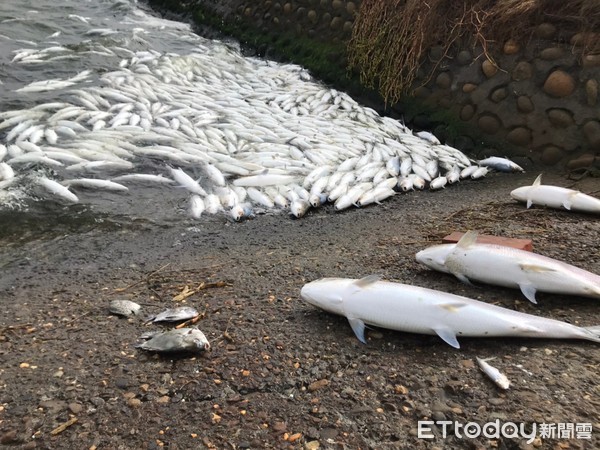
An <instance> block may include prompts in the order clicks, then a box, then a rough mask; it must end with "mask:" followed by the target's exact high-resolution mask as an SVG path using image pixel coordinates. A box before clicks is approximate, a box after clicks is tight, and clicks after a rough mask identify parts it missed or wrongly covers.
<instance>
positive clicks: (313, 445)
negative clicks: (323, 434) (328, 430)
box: [304, 441, 321, 450]
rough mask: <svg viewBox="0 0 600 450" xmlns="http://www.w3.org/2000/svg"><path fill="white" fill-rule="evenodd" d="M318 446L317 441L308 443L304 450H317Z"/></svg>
mask: <svg viewBox="0 0 600 450" xmlns="http://www.w3.org/2000/svg"><path fill="white" fill-rule="evenodd" d="M320 446H321V444H320V443H319V441H310V442H307V443H306V444H304V450H317V449H318V448H319V447H320Z"/></svg>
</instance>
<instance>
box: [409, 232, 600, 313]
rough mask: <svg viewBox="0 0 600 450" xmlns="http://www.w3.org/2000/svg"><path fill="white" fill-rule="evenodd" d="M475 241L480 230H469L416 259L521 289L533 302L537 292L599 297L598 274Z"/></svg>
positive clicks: (466, 278)
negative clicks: (450, 242) (457, 239)
mask: <svg viewBox="0 0 600 450" xmlns="http://www.w3.org/2000/svg"><path fill="white" fill-rule="evenodd" d="M476 240H477V233H476V232H474V231H468V232H467V233H465V234H464V235H463V237H462V238H461V239H460V240H459V241H458V243H456V244H441V245H434V246H432V247H429V248H426V249H425V250H421V251H420V252H419V253H417V255H416V258H417V261H418V262H420V263H421V264H424V265H426V266H427V267H429V268H431V269H435V270H438V271H440V272H446V273H451V274H453V275H454V276H456V278H458V279H459V280H461V281H462V282H464V283H469V282H470V281H471V280H473V281H480V282H482V283H487V284H494V285H497V286H504V287H510V288H518V289H521V292H522V293H523V295H524V296H525V297H527V298H528V299H529V300H530V301H531V302H533V303H537V302H536V300H535V294H536V292H537V291H540V292H549V293H553V294H567V295H581V296H583V297H593V298H599V299H600V276H598V275H595V274H593V273H591V272H588V271H586V270H583V269H580V268H578V267H575V266H572V265H570V264H566V263H564V262H562V261H557V260H556V259H552V258H549V257H547V256H543V255H538V254H536V253H532V252H528V251H525V250H518V249H515V248H512V247H506V246H503V245H493V244H478V243H477V242H476Z"/></svg>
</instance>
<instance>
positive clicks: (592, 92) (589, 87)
mask: <svg viewBox="0 0 600 450" xmlns="http://www.w3.org/2000/svg"><path fill="white" fill-rule="evenodd" d="M585 96H586V102H587V104H588V105H589V106H596V103H597V102H598V81H596V80H593V79H592V80H587V81H586V82H585Z"/></svg>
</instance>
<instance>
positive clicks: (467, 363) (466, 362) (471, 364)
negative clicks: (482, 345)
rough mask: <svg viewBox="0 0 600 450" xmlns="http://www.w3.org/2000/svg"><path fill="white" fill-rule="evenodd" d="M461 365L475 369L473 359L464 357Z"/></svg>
mask: <svg viewBox="0 0 600 450" xmlns="http://www.w3.org/2000/svg"><path fill="white" fill-rule="evenodd" d="M460 365H461V366H463V367H464V368H465V369H473V368H474V367H475V362H474V361H473V360H472V359H462V360H461V361H460Z"/></svg>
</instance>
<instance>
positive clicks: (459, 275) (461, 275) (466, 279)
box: [450, 272, 473, 286]
mask: <svg viewBox="0 0 600 450" xmlns="http://www.w3.org/2000/svg"><path fill="white" fill-rule="evenodd" d="M450 273H451V274H452V275H454V276H455V277H456V278H458V279H459V280H460V281H462V282H463V283H465V284H468V285H469V286H473V283H471V280H469V279H468V278H467V276H466V275H463V274H462V273H460V272H450Z"/></svg>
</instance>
